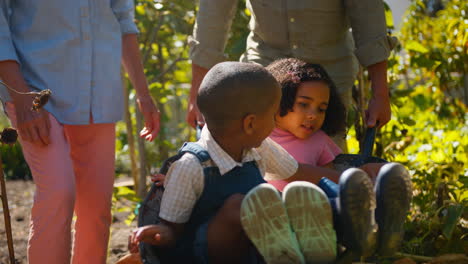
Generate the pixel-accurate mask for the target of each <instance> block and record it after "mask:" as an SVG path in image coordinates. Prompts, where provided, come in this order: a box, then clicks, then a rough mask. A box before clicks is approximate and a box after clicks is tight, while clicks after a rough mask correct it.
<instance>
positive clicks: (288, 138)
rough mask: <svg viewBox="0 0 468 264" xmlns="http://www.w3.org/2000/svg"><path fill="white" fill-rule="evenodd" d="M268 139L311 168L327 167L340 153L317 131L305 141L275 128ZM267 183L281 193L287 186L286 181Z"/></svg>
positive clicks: (337, 148) (335, 146) (328, 139)
mask: <svg viewBox="0 0 468 264" xmlns="http://www.w3.org/2000/svg"><path fill="white" fill-rule="evenodd" d="M270 138H271V139H273V141H275V142H276V143H278V144H280V145H281V146H282V147H283V148H284V149H285V150H286V151H287V152H289V154H291V156H293V157H294V158H295V159H296V160H297V161H298V162H299V163H305V164H309V165H312V166H324V165H327V164H328V163H330V162H332V161H333V160H334V159H335V157H336V156H337V155H338V154H340V153H341V152H342V151H341V149H340V148H339V147H338V146H337V145H336V144H335V142H333V141H332V140H331V138H330V137H329V136H328V135H327V134H325V132H323V131H322V130H318V131H317V132H315V133H314V134H312V135H311V136H310V137H308V138H306V139H300V138H297V137H295V136H294V135H293V134H291V133H290V132H288V131H284V130H281V129H279V128H275V129H274V130H273V132H271V134H270ZM268 183H270V184H272V185H273V186H275V187H276V189H278V190H279V191H283V188H284V187H285V186H286V185H287V184H288V183H287V182H286V181H268Z"/></svg>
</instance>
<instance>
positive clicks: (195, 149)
mask: <svg viewBox="0 0 468 264" xmlns="http://www.w3.org/2000/svg"><path fill="white" fill-rule="evenodd" d="M187 152H188V153H190V154H193V155H194V156H195V157H197V159H198V160H199V161H200V163H204V162H207V161H209V160H211V157H210V154H208V151H206V150H205V149H204V148H203V147H202V146H200V145H198V144H197V143H195V142H185V143H184V145H183V146H182V147H181V148H180V149H179V154H182V155H183V154H185V153H187Z"/></svg>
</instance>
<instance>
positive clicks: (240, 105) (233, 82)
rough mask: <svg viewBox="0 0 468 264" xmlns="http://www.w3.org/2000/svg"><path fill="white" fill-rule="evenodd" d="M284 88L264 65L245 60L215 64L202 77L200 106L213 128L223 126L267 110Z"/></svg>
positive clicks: (198, 100)
mask: <svg viewBox="0 0 468 264" xmlns="http://www.w3.org/2000/svg"><path fill="white" fill-rule="evenodd" d="M280 94H281V90H280V87H279V84H278V82H277V81H276V80H275V78H274V77H273V76H272V75H271V74H270V73H269V72H268V71H267V70H266V69H265V68H263V67H262V66H259V65H256V64H252V63H242V62H222V63H219V64H217V65H215V66H214V67H213V68H211V70H210V71H209V72H208V73H207V74H206V76H205V78H204V79H203V81H202V83H201V85H200V90H199V92H198V97H197V105H198V108H199V109H200V112H201V113H202V114H203V116H204V117H205V120H206V122H207V124H208V127H210V128H215V127H216V128H222V127H224V126H225V125H226V124H228V123H229V122H231V121H234V120H241V119H243V118H244V117H245V116H246V115H248V114H259V113H263V112H265V111H267V110H268V109H269V107H271V105H272V104H273V103H274V101H275V99H276V98H279V96H280Z"/></svg>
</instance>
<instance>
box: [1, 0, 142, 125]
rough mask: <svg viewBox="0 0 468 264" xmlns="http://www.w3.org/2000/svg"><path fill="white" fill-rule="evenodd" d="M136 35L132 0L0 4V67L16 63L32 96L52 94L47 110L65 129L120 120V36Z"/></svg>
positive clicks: (15, 0) (29, 0)
mask: <svg viewBox="0 0 468 264" xmlns="http://www.w3.org/2000/svg"><path fill="white" fill-rule="evenodd" d="M137 32H138V29H137V27H136V25H135V23H134V6H133V0H41V1H39V0H13V1H10V0H0V61H4V60H15V61H17V62H18V63H19V64H20V65H21V72H22V74H23V77H24V78H25V80H26V82H27V83H28V84H29V85H30V88H31V90H35V91H39V90H43V89H50V90H51V91H52V97H51V99H50V101H49V103H47V105H46V106H45V109H46V110H47V111H49V112H50V113H51V114H52V115H54V116H55V118H56V119H57V120H58V121H59V122H61V123H64V124H76V125H78V124H89V121H90V116H91V114H92V117H93V120H94V122H95V123H113V122H116V121H118V120H120V119H121V117H122V113H123V91H122V81H121V74H120V69H121V68H120V65H121V53H122V34H129V33H137ZM0 98H1V100H2V101H3V102H7V101H9V100H10V98H9V95H8V92H7V90H6V88H5V87H1V86H0Z"/></svg>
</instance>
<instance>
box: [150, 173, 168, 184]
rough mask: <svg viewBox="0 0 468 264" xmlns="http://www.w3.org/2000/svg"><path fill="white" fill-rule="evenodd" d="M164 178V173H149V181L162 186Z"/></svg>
mask: <svg viewBox="0 0 468 264" xmlns="http://www.w3.org/2000/svg"><path fill="white" fill-rule="evenodd" d="M165 178H166V175H164V174H155V175H151V181H152V182H154V183H156V186H163V185H164V179H165Z"/></svg>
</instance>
